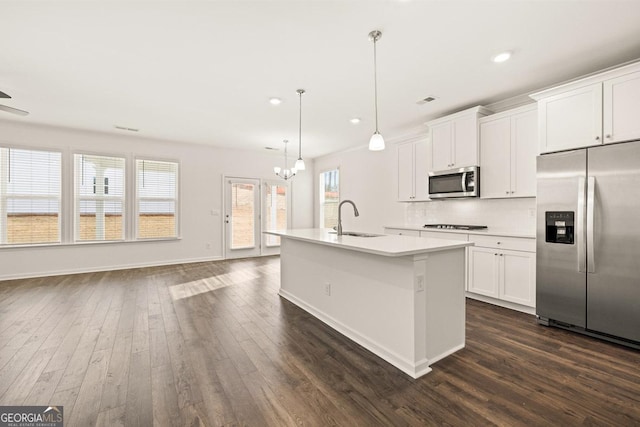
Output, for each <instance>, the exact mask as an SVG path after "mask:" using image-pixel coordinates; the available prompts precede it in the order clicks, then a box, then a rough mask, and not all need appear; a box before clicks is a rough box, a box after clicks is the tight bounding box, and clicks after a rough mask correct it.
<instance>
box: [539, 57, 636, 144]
mask: <svg viewBox="0 0 640 427" xmlns="http://www.w3.org/2000/svg"><path fill="white" fill-rule="evenodd" d="M531 97H532V98H534V99H535V100H537V101H538V114H539V117H538V124H539V133H540V137H539V142H540V152H541V153H550V152H554V151H563V150H570V149H573V148H581V147H590V146H594V145H601V144H607V143H612V142H622V141H630V140H634V139H640V121H639V120H638V119H637V118H638V117H639V116H640V63H636V64H631V65H627V66H624V67H620V68H617V69H615V70H610V71H607V72H604V73H600V74H597V75H594V76H590V77H587V78H584V79H581V80H578V81H576V82H573V83H568V84H565V85H562V86H559V87H557V88H553V89H549V90H545V91H543V92H539V93H535V94H533V95H531Z"/></svg>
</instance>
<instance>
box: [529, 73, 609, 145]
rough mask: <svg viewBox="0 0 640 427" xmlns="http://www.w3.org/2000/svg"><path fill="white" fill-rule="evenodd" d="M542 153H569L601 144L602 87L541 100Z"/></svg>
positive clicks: (584, 88)
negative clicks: (572, 149)
mask: <svg viewBox="0 0 640 427" xmlns="http://www.w3.org/2000/svg"><path fill="white" fill-rule="evenodd" d="M538 109H539V112H540V151H541V152H543V153H547V152H551V151H561V150H568V149H571V148H578V147H588V146H591V145H599V144H600V143H601V142H602V135H601V134H602V84H600V83H596V84H593V85H590V86H586V87H581V88H579V89H574V90H571V91H568V92H565V93H561V94H559V95H555V96H551V97H549V98H544V99H541V100H540V101H539V102H538Z"/></svg>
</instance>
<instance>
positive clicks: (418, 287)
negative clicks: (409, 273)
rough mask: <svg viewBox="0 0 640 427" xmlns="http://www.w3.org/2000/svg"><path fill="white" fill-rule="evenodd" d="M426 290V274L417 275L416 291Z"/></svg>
mask: <svg viewBox="0 0 640 427" xmlns="http://www.w3.org/2000/svg"><path fill="white" fill-rule="evenodd" d="M422 291H424V276H422V275H420V276H416V292H422Z"/></svg>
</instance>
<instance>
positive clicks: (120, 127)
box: [114, 125, 140, 132]
mask: <svg viewBox="0 0 640 427" xmlns="http://www.w3.org/2000/svg"><path fill="white" fill-rule="evenodd" d="M114 128H116V129H120V130H128V131H129V132H139V131H140V129H135V128H128V127H126V126H117V125H115V126H114Z"/></svg>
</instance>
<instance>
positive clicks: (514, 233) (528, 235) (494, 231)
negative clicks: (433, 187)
mask: <svg viewBox="0 0 640 427" xmlns="http://www.w3.org/2000/svg"><path fill="white" fill-rule="evenodd" d="M384 228H397V229H398V230H417V231H435V232H437V233H452V234H477V235H480V236H503V237H522V238H525V239H535V238H536V232H535V231H530V232H529V231H523V230H505V229H499V228H495V227H489V228H486V229H484V230H449V229H444V228H424V227H422V226H417V225H385V226H384Z"/></svg>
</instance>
